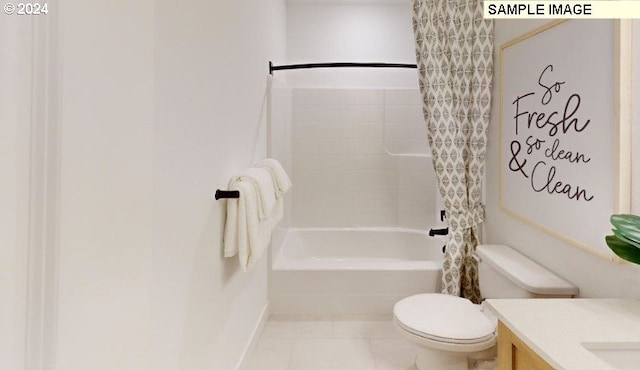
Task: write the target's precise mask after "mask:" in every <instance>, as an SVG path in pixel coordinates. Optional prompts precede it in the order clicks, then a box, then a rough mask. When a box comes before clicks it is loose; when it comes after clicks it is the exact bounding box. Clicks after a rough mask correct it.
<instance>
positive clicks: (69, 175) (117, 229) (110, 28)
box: [51, 0, 154, 370]
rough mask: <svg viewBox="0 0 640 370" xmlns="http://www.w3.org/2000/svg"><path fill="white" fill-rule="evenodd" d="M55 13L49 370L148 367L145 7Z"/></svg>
mask: <svg viewBox="0 0 640 370" xmlns="http://www.w3.org/2000/svg"><path fill="white" fill-rule="evenodd" d="M57 5H58V6H57V9H55V13H57V12H59V17H60V18H59V23H58V24H59V27H60V28H59V31H58V32H59V40H58V42H59V55H60V66H61V69H62V70H61V79H60V89H59V93H60V101H61V105H60V117H59V122H60V133H61V134H60V148H61V151H60V168H59V176H60V194H59V204H60V213H59V251H58V255H59V264H58V281H59V285H58V308H57V312H58V319H57V323H56V324H57V341H56V349H57V356H56V357H57V364H56V365H57V367H56V368H57V369H64V370H76V369H77V370H80V369H147V368H149V364H150V351H149V349H150V347H149V332H150V329H151V322H150V319H149V312H150V306H149V303H150V297H151V292H150V287H151V259H150V257H151V242H152V204H151V202H152V196H151V195H152V193H151V192H152V190H153V183H152V180H153V178H152V173H151V169H152V168H151V165H152V133H153V100H152V98H153V73H154V67H153V36H154V35H153V26H154V19H153V18H154V17H153V2H152V1H136V2H135V3H131V2H125V1H117V2H114V1H108V0H105V1H90V2H87V1H71V0H70V1H61V2H60V3H59V4H57ZM51 15H54V14H51Z"/></svg>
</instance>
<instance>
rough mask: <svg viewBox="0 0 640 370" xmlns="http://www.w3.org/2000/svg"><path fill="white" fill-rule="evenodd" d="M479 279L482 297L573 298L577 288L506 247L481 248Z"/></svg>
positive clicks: (489, 246)
mask: <svg viewBox="0 0 640 370" xmlns="http://www.w3.org/2000/svg"><path fill="white" fill-rule="evenodd" d="M476 257H477V258H478V279H479V281H480V293H481V294H482V297H483V298H571V297H575V296H577V295H578V293H579V290H578V287H577V286H575V285H573V284H572V283H571V282H569V281H567V280H565V279H563V278H561V277H560V276H558V275H556V274H554V273H553V272H551V271H549V270H547V269H546V268H545V267H543V266H542V265H540V264H538V263H536V262H534V261H533V260H531V259H529V258H528V257H526V256H525V255H523V254H521V253H520V252H518V251H516V250H515V249H513V248H511V247H508V246H506V245H498V244H491V245H479V246H478V247H477V248H476Z"/></svg>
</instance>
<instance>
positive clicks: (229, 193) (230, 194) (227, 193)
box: [214, 189, 240, 200]
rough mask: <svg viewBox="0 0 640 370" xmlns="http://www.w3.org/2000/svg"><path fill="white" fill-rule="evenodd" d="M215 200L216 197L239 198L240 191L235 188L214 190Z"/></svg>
mask: <svg viewBox="0 0 640 370" xmlns="http://www.w3.org/2000/svg"><path fill="white" fill-rule="evenodd" d="M214 197H215V198H216V200H218V199H238V198H240V192H239V191H237V190H220V189H218V190H216V195H215V196H214Z"/></svg>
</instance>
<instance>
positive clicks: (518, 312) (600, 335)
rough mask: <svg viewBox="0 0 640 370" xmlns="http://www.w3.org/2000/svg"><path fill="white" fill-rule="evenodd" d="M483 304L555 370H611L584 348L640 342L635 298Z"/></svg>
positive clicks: (639, 312) (639, 315) (491, 301)
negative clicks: (597, 344) (584, 345)
mask: <svg viewBox="0 0 640 370" xmlns="http://www.w3.org/2000/svg"><path fill="white" fill-rule="evenodd" d="M487 303H488V304H489V307H490V308H491V309H493V311H495V313H496V316H497V317H498V319H499V320H500V321H502V322H503V323H504V324H505V325H506V326H507V327H508V328H509V329H510V330H511V331H512V332H513V333H515V334H516V335H517V336H518V337H519V338H520V339H522V341H523V342H525V343H526V344H527V345H528V346H529V347H531V349H533V350H534V351H536V353H537V354H538V355H539V356H540V357H542V358H543V359H544V360H545V361H547V363H549V365H551V366H553V367H554V368H556V369H558V370H610V369H614V368H613V367H611V366H609V365H608V364H607V363H605V362H604V361H602V360H601V359H600V358H598V357H597V356H596V355H594V354H593V353H591V352H589V351H588V350H587V349H585V348H584V347H583V346H582V343H590V342H591V343H614V344H615V343H628V342H635V343H640V300H637V299H488V300H487ZM638 368H639V369H640V364H639V365H638Z"/></svg>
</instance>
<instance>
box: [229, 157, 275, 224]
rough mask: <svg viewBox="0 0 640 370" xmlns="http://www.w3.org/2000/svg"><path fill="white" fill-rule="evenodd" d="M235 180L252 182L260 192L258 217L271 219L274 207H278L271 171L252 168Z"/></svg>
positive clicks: (258, 194) (258, 195) (258, 193)
mask: <svg viewBox="0 0 640 370" xmlns="http://www.w3.org/2000/svg"><path fill="white" fill-rule="evenodd" d="M235 179H236V180H238V179H241V180H243V181H248V182H251V183H252V184H253V185H254V186H255V188H256V190H257V191H258V192H257V201H258V216H259V217H260V220H267V219H269V218H271V212H273V207H274V206H275V205H276V192H275V189H274V187H273V186H274V184H273V179H272V176H271V173H270V172H269V170H267V169H265V168H258V167H251V168H248V169H246V170H244V171H243V172H242V173H241V174H240V176H237V177H236V178H235Z"/></svg>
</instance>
